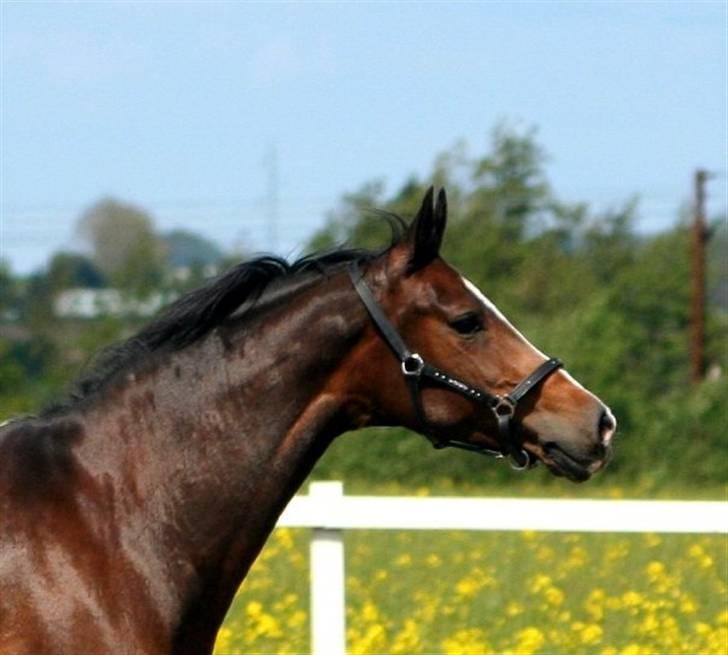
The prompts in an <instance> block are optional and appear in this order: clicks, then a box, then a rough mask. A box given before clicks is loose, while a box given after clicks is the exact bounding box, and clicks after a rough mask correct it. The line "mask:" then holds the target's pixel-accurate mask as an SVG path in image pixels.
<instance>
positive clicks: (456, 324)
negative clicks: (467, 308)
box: [450, 312, 485, 336]
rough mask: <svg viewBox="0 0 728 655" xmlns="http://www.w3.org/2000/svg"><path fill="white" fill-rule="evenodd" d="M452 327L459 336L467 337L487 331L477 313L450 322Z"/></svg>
mask: <svg viewBox="0 0 728 655" xmlns="http://www.w3.org/2000/svg"><path fill="white" fill-rule="evenodd" d="M450 327H452V329H453V330H455V331H456V332H457V333H458V334H462V335H465V336H469V335H473V334H477V333H478V332H482V331H483V330H484V329H485V325H483V319H482V318H481V317H480V316H479V315H478V314H476V313H475V312H471V313H469V314H465V315H464V316H460V317H458V318H456V319H455V320H454V321H451V322H450Z"/></svg>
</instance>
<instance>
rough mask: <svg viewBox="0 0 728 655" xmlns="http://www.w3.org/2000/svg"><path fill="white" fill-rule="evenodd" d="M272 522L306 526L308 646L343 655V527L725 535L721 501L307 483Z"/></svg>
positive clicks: (726, 507) (318, 652)
mask: <svg viewBox="0 0 728 655" xmlns="http://www.w3.org/2000/svg"><path fill="white" fill-rule="evenodd" d="M278 526H280V527H292V528H313V535H312V537H311V651H312V653H313V655H344V653H345V648H346V638H345V636H346V620H345V617H346V614H345V609H346V601H345V595H344V540H343V531H344V530H352V529H369V530H371V529H374V530H493V531H498V530H519V531H520V530H535V531H542V532H660V533H693V534H696V533H704V534H705V533H708V534H709V533H712V534H728V502H722V501H654V500H562V499H540V498H526V499H521V498H429V497H428V498H419V497H415V498H409V497H399V496H391V497H389V496H385V497H382V496H344V493H343V485H342V483H341V482H315V483H312V484H311V486H310V489H309V495H308V496H296V497H295V498H294V499H293V500H292V501H291V502H290V504H289V505H288V507H287V508H286V510H285V511H284V512H283V514H282V515H281V517H280V520H279V521H278Z"/></svg>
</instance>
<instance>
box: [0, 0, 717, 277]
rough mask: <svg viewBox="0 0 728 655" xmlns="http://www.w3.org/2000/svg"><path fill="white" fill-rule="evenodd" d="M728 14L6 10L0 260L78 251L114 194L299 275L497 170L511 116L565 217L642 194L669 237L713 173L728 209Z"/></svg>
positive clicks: (634, 7) (543, 9)
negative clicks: (346, 199)
mask: <svg viewBox="0 0 728 655" xmlns="http://www.w3.org/2000/svg"><path fill="white" fill-rule="evenodd" d="M727 6H728V5H727V4H726V2H725V1H717V2H700V1H696V0H692V1H690V2H546V1H542V2H509V3H503V2H485V1H484V2H448V3H444V2H397V3H394V2H380V3H371V2H357V3H353V2H349V3H344V2H318V3H317V2H306V3H304V2H297V3H291V2H276V3H242V2H204V3H202V2H121V1H112V2H60V1H58V2H50V3H48V2H30V1H27V0H26V1H21V2H9V1H8V0H0V22H1V24H0V66H1V67H2V68H1V71H0V73H1V75H0V258H3V259H5V260H7V261H9V262H10V264H11V266H12V269H13V270H14V271H15V272H16V273H23V274H25V273H28V272H30V271H33V270H36V269H38V268H40V267H42V266H43V265H44V263H45V262H46V261H47V259H48V257H49V255H50V254H51V253H52V252H53V251H56V250H58V249H61V248H63V249H79V248H80V247H81V245H82V244H81V243H80V242H79V239H78V237H77V235H76V234H75V230H74V226H75V225H76V223H77V221H78V218H79V216H80V215H81V214H82V213H83V211H84V209H86V208H88V207H89V206H90V205H92V204H93V203H94V202H96V201H98V200H99V199H101V198H104V197H108V196H113V197H115V198H117V199H119V200H121V201H124V202H127V203H131V204H133V205H136V206H139V207H142V208H144V209H146V210H147V211H148V212H149V213H150V214H151V216H152V217H153V219H154V221H155V225H156V227H157V228H158V229H159V230H167V229H171V228H174V227H181V228H186V229H190V230H194V231H196V232H198V233H200V234H202V235H204V236H206V237H208V238H211V239H213V240H215V241H217V242H218V243H219V244H220V245H221V246H223V247H224V248H226V249H233V248H240V247H244V248H245V249H246V250H248V251H251V250H253V251H263V250H274V251H276V252H278V253H280V254H283V255H286V256H295V255H296V254H300V252H301V248H302V247H303V246H304V244H305V241H306V240H307V239H308V238H309V237H310V236H311V234H312V233H313V232H314V231H315V230H316V229H317V228H319V227H321V226H322V225H323V224H324V222H325V219H326V214H327V212H328V211H329V210H331V209H333V208H334V207H336V205H337V201H338V199H339V198H340V197H341V196H342V194H344V193H346V192H350V191H354V190H356V189H358V188H360V187H361V186H362V185H363V184H364V183H365V182H367V181H370V180H383V181H384V182H385V183H386V188H387V190H388V191H389V192H393V191H394V190H396V189H397V188H398V187H399V186H400V185H401V184H402V183H403V182H404V181H405V180H406V179H407V178H408V177H410V176H411V175H413V174H414V175H417V176H419V177H420V178H422V179H426V177H427V175H428V174H429V173H430V172H431V170H432V164H433V161H434V159H435V157H436V155H437V154H438V153H441V152H443V151H445V150H447V149H449V148H452V147H453V146H454V145H455V144H456V143H458V142H465V143H466V144H467V145H468V149H469V152H471V153H472V154H474V155H477V154H481V155H482V154H484V153H485V152H486V149H487V147H488V143H489V135H490V133H491V131H492V129H493V128H494V126H495V125H497V124H498V123H499V122H502V121H506V122H508V123H509V124H511V125H513V126H516V127H518V128H519V129H528V128H531V127H533V128H535V129H536V130H537V138H538V141H539V143H540V144H541V145H542V146H543V147H544V149H545V150H546V152H547V153H548V164H547V169H546V171H547V175H548V178H549V180H550V181H551V183H552V186H553V189H554V191H555V192H556V194H557V195H558V196H559V197H560V198H561V199H563V200H565V201H582V202H586V203H589V204H590V205H591V206H592V207H593V208H595V209H596V210H600V209H605V208H608V207H615V206H619V205H620V204H621V203H623V202H624V201H626V200H627V199H629V198H631V197H633V196H638V197H639V198H640V205H639V208H640V209H639V223H638V226H639V228H640V229H642V230H644V231H654V230H658V229H661V228H665V227H668V226H669V225H671V224H673V223H674V221H675V220H676V217H677V215H678V211H679V209H680V208H681V207H685V205H686V203H687V202H689V198H690V193H691V184H692V182H691V178H692V174H693V171H694V170H695V168H696V167H703V168H706V169H708V170H709V171H714V172H715V173H717V175H716V177H714V178H713V179H712V180H711V182H710V184H709V187H708V192H709V194H708V211H709V213H711V214H712V213H718V212H722V211H725V207H726V200H727V198H728V191H727V187H726V185H727V184H728V183H727V182H726V180H727V177H726V176H727V174H728V161H727V160H726V158H727V157H728V127H727V125H728V104H727V103H728V87H727V84H728V83H727V77H728V44H727V39H728V36H727V34H728V9H727ZM274 179H275V181H274ZM273 198H275V199H276V200H275V201H274V200H273ZM271 216H276V222H275V229H274V230H272V229H271V226H270V218H271Z"/></svg>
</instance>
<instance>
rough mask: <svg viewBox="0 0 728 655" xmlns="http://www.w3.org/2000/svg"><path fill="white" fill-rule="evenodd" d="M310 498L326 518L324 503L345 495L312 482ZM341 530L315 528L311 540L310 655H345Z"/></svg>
mask: <svg viewBox="0 0 728 655" xmlns="http://www.w3.org/2000/svg"><path fill="white" fill-rule="evenodd" d="M309 495H310V496H311V498H312V500H314V499H315V501H316V502H317V504H319V503H320V506H321V507H320V510H319V511H318V512H317V513H319V512H320V514H319V515H320V516H325V513H326V503H327V501H329V500H330V501H333V502H334V503H335V502H336V501H337V500H338V499H340V498H341V497H342V496H343V495H344V485H343V484H342V483H341V482H313V483H311V485H310V487H309ZM343 536H344V535H343V531H342V530H335V529H328V528H314V529H313V535H312V538H311V652H312V654H313V655H345V652H346V601H345V598H344V538H343Z"/></svg>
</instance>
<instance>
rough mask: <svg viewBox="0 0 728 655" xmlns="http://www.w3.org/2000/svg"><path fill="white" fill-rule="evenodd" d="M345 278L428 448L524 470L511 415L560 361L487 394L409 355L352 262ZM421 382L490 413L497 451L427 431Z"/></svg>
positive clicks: (526, 457)
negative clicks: (393, 367)
mask: <svg viewBox="0 0 728 655" xmlns="http://www.w3.org/2000/svg"><path fill="white" fill-rule="evenodd" d="M349 276H350V277H351V281H352V283H353V284H354V288H355V289H356V292H357V293H358V294H359V298H361V301H362V302H363V303H364V306H365V307H366V308H367V311H368V312H369V316H370V317H371V318H372V320H373V321H374V324H375V325H376V326H377V329H378V330H379V333H380V334H381V335H382V337H383V338H384V340H385V342H386V343H387V345H388V346H389V347H390V348H391V350H392V351H393V352H394V354H395V355H396V356H397V358H398V359H399V361H400V365H401V368H402V375H403V376H404V379H405V382H406V383H407V387H408V388H409V390H410V395H411V396H412V403H413V405H414V407H415V411H416V413H417V420H418V421H419V423H420V425H421V426H422V431H423V433H424V434H425V436H426V437H427V438H428V439H429V440H430V441H431V442H432V445H433V446H434V447H435V448H438V449H439V448H461V449H463V450H469V451H472V452H476V453H480V454H481V455H490V456H492V457H508V456H510V457H511V458H512V460H513V463H512V466H513V468H516V469H525V468H528V466H529V464H530V463H531V457H530V455H529V454H528V452H527V451H526V450H524V449H523V448H522V447H521V446H519V445H518V444H517V443H516V442H515V440H514V438H513V433H512V419H513V415H514V414H515V411H516V406H517V405H518V402H519V401H520V400H521V399H522V398H523V397H524V396H525V395H526V394H528V393H529V392H530V391H532V390H533V389H535V388H537V387H538V386H539V385H540V384H541V383H542V382H543V381H544V380H545V379H546V378H548V377H549V376H550V375H551V374H552V373H553V372H554V371H556V370H557V369H559V368H560V367H561V366H562V363H561V361H560V360H558V359H555V358H552V359H548V360H546V361H545V362H544V363H543V364H541V365H540V366H538V367H537V368H536V369H535V370H534V371H533V372H532V373H531V374H530V375H528V376H527V377H525V378H524V379H523V380H521V382H519V383H518V384H517V385H516V386H515V387H514V388H513V390H512V391H511V392H510V393H507V394H505V395H504V396H500V395H498V394H491V393H488V392H487V391H484V390H482V389H479V388H478V387H474V386H472V385H470V384H467V383H466V382H463V381H462V380H459V379H458V378H456V377H454V376H452V375H450V374H449V373H446V372H445V371H443V370H441V369H439V368H436V367H435V366H432V365H430V364H428V363H427V362H425V360H424V359H422V357H421V356H420V355H419V354H417V353H413V352H411V351H410V350H409V348H407V345H406V344H405V342H404V341H403V340H402V337H401V336H400V334H399V332H397V329H396V328H395V327H394V325H393V324H392V322H391V321H390V320H389V319H388V318H387V316H386V315H385V314H384V312H383V311H382V308H381V307H380V305H379V303H378V302H377V301H376V299H375V298H374V295H373V294H372V292H371V290H370V289H369V287H368V286H367V284H366V282H365V281H364V277H363V276H362V274H361V272H360V271H359V266H358V265H357V263H356V262H352V263H351V264H350V265H349ZM423 378H426V379H428V380H430V381H431V382H433V383H435V384H437V385H439V386H442V387H445V388H447V389H449V390H450V391H454V392H455V393H459V394H460V395H461V396H464V397H465V398H468V399H469V400H472V401H474V402H476V403H479V404H480V405H483V406H485V407H487V408H488V409H490V410H491V412H493V415H494V416H495V419H496V422H497V423H498V445H499V446H500V450H493V449H491V448H486V447H484V446H478V445H476V444H473V443H468V442H467V441H458V440H457V439H444V440H443V439H441V438H439V437H438V436H436V435H434V434H432V432H431V431H430V430H429V422H428V420H427V415H426V414H425V409H424V406H423V404H422V390H421V384H422V380H423Z"/></svg>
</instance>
